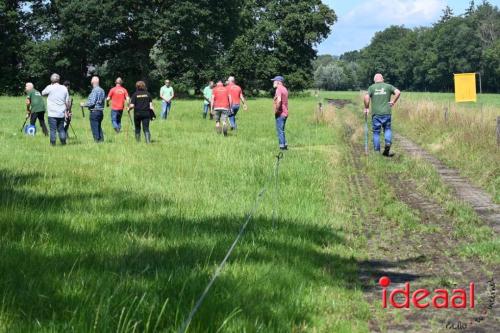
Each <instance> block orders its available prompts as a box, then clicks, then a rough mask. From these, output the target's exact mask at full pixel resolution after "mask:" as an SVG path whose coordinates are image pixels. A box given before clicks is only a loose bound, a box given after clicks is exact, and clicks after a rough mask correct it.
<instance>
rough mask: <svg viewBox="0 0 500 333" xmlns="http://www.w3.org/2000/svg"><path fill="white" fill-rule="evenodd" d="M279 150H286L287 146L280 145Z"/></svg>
mask: <svg viewBox="0 0 500 333" xmlns="http://www.w3.org/2000/svg"><path fill="white" fill-rule="evenodd" d="M280 150H288V146H285V147H280Z"/></svg>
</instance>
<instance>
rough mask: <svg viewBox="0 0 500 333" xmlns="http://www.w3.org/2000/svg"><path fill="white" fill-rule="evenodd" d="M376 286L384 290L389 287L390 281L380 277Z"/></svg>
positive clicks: (385, 277)
mask: <svg viewBox="0 0 500 333" xmlns="http://www.w3.org/2000/svg"><path fill="white" fill-rule="evenodd" d="M378 284H379V285H380V286H381V287H384V288H386V287H389V285H390V284H391V279H389V278H388V277H387V276H382V277H381V278H380V279H379V280H378Z"/></svg>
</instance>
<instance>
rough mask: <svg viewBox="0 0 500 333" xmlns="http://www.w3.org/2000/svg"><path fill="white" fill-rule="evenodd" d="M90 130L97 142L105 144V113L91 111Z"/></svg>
mask: <svg viewBox="0 0 500 333" xmlns="http://www.w3.org/2000/svg"><path fill="white" fill-rule="evenodd" d="M89 118H90V129H91V130H92V136H93V137H94V141H95V142H103V141H104V134H103V132H102V127H101V124H102V119H103V118H104V113H103V111H101V110H99V111H91V112H90V116H89Z"/></svg>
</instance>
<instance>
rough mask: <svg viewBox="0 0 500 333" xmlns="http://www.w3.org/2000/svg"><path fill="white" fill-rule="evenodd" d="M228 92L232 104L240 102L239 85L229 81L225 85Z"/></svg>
mask: <svg viewBox="0 0 500 333" xmlns="http://www.w3.org/2000/svg"><path fill="white" fill-rule="evenodd" d="M227 89H228V90H229V93H230V94H231V98H232V99H233V104H238V105H239V104H240V103H241V101H240V96H241V92H242V91H241V87H240V86H239V85H237V84H234V83H231V84H230V85H228V86H227Z"/></svg>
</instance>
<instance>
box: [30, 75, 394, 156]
mask: <svg viewBox="0 0 500 333" xmlns="http://www.w3.org/2000/svg"><path fill="white" fill-rule="evenodd" d="M50 81H51V84H50V85H48V86H47V87H46V88H45V89H43V90H42V92H41V93H40V92H39V91H38V90H36V89H35V87H34V85H33V84H32V83H30V82H28V83H26V94H27V98H26V105H27V118H28V117H29V118H30V123H31V125H35V123H36V120H37V119H38V121H39V123H40V127H41V128H42V131H43V133H44V134H45V135H46V136H47V135H49V136H50V143H51V145H55V144H56V136H57V135H58V136H59V140H60V142H61V144H62V145H65V144H66V140H67V136H68V128H69V126H70V125H71V117H72V106H73V99H72V98H71V97H70V94H69V86H70V84H69V82H68V81H66V82H65V83H64V84H62V85H61V84H60V83H59V81H60V76H59V75H58V74H52V76H51V77H50ZM272 81H273V87H274V88H275V89H276V92H275V95H274V116H275V121H276V134H277V137H278V144H279V148H280V149H282V150H287V149H288V143H287V140H286V136H285V125H286V121H287V119H288V90H287V88H286V87H285V84H284V82H285V79H284V78H283V77H282V76H276V77H275V78H273V79H272ZM91 84H92V92H91V93H90V95H89V97H88V99H87V102H82V103H81V104H80V106H81V107H82V108H83V107H86V108H88V109H89V111H90V115H89V118H90V127H91V130H92V135H93V137H94V140H95V141H96V142H103V141H104V133H103V131H102V121H103V119H104V114H103V113H104V106H105V104H107V105H108V106H109V103H110V102H111V122H112V124H113V128H114V130H115V131H116V132H117V133H120V132H121V129H122V125H121V120H122V116H123V112H124V110H127V111H130V110H131V109H133V110H134V120H133V123H134V127H135V137H136V139H137V141H140V139H141V129H142V131H143V132H144V137H145V141H146V143H150V142H151V133H150V130H149V124H150V121H151V120H153V119H155V117H156V116H155V113H154V107H153V98H152V96H151V94H150V93H149V92H148V91H147V88H146V84H145V82H144V81H138V82H137V83H136V85H135V88H136V91H135V92H134V93H133V94H132V96H130V97H129V94H128V91H127V89H125V88H124V87H123V81H122V79H121V78H117V79H116V81H115V87H113V88H112V89H111V90H110V91H109V93H108V95H107V96H106V94H105V92H104V90H103V89H102V88H101V87H100V85H99V78H98V77H97V76H94V77H93V78H92V80H91ZM393 95H394V96H395V97H394V99H393V98H392V96H393ZM400 95H401V91H399V90H398V89H397V88H395V87H394V86H392V85H390V84H387V83H385V82H384V77H383V76H382V74H380V73H378V74H376V75H375V77H374V84H373V85H371V86H370V87H369V88H368V92H367V94H366V95H365V98H364V105H365V114H366V115H368V114H369V113H370V106H371V112H372V113H373V115H372V129H373V146H374V150H375V151H376V152H380V151H381V144H380V134H381V132H382V130H383V131H384V141H385V147H384V151H383V155H384V156H388V157H390V156H392V155H393V154H392V153H391V152H390V149H391V145H392V131H391V119H392V108H393V106H394V105H395V104H396V103H397V101H398V100H399V97H400ZM42 96H47V107H45V102H44V100H43V98H42ZM174 97H175V93H174V89H173V87H172V86H171V83H170V81H169V80H166V81H165V85H164V86H163V87H162V88H161V90H160V98H161V100H162V113H161V118H162V119H165V120H166V119H167V118H168V116H169V114H170V111H171V108H172V100H173V99H174ZM203 98H204V101H203V112H202V117H203V118H204V119H206V118H207V116H208V115H210V119H213V118H215V129H216V131H217V133H219V134H221V133H223V134H224V136H227V135H228V125H229V128H230V129H231V130H236V129H237V127H238V126H237V123H236V116H237V114H238V111H239V110H240V108H241V106H243V109H244V110H247V109H248V106H247V104H246V99H245V97H244V95H243V90H242V89H241V87H240V86H238V85H237V84H236V80H235V78H234V77H233V76H230V77H229V78H228V80H227V81H226V84H225V85H224V84H223V83H222V80H219V81H218V82H217V83H216V84H214V82H213V81H210V82H209V83H208V85H207V86H206V87H205V88H204V89H203ZM127 104H128V105H127ZM45 112H47V114H48V123H49V129H50V131H49V130H48V129H47V126H46V124H45V119H44V115H45ZM129 117H130V113H129ZM221 123H222V125H221Z"/></svg>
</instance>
